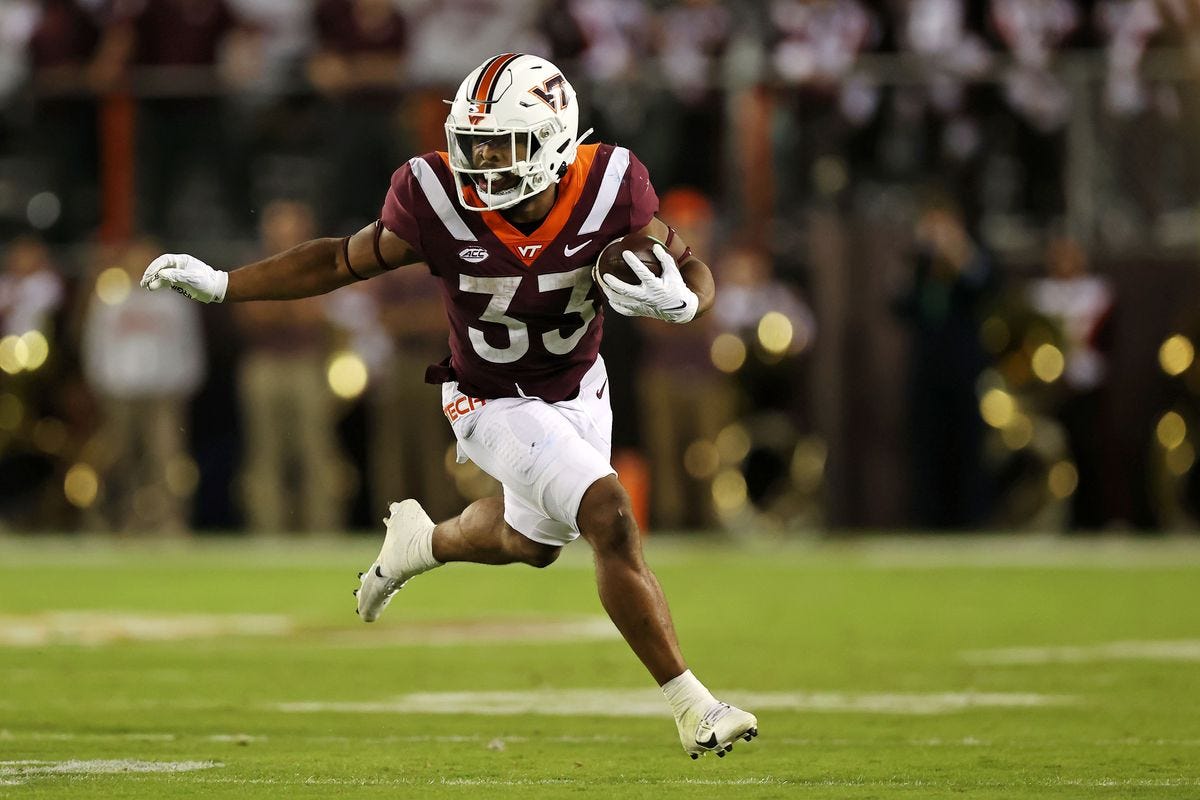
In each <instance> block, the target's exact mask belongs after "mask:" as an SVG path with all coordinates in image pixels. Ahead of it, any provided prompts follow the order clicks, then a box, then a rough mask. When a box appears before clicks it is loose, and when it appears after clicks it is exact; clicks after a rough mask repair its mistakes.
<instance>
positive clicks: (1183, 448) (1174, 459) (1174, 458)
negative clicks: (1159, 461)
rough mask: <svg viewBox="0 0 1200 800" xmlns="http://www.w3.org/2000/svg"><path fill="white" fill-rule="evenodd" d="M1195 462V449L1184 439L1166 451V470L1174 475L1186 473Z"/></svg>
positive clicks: (1178, 475)
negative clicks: (1177, 445)
mask: <svg viewBox="0 0 1200 800" xmlns="http://www.w3.org/2000/svg"><path fill="white" fill-rule="evenodd" d="M1195 463H1196V451H1195V449H1194V448H1193V447H1192V445H1191V442H1187V441H1185V442H1183V443H1182V444H1180V445H1179V447H1174V448H1172V449H1170V450H1168V451H1167V471H1168V472H1170V473H1171V474H1172V475H1174V476H1176V477H1180V476H1182V475H1186V474H1187V472H1188V470H1190V469H1191V468H1192V466H1193V465H1194V464H1195Z"/></svg>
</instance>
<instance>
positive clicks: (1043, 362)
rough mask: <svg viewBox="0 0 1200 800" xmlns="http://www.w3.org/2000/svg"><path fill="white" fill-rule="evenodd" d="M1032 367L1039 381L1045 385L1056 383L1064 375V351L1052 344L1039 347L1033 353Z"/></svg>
mask: <svg viewBox="0 0 1200 800" xmlns="http://www.w3.org/2000/svg"><path fill="white" fill-rule="evenodd" d="M1030 366H1031V367H1032V368H1033V374H1034V375H1036V376H1037V377H1038V380H1040V381H1042V382H1043V383H1054V382H1055V381H1056V380H1058V379H1059V378H1061V377H1062V374H1063V367H1064V366H1065V362H1064V360H1063V354H1062V351H1061V350H1059V349H1058V348H1057V347H1055V346H1054V345H1052V344H1042V345H1038V348H1037V349H1036V350H1034V351H1033V357H1032V358H1031V359H1030Z"/></svg>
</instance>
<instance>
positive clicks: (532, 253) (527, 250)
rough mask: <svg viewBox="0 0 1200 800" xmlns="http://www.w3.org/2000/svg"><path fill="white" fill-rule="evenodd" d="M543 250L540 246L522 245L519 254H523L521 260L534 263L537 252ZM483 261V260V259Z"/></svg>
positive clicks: (518, 247) (518, 250) (519, 247)
mask: <svg viewBox="0 0 1200 800" xmlns="http://www.w3.org/2000/svg"><path fill="white" fill-rule="evenodd" d="M541 249H542V245H540V244H522V245H518V246H517V252H519V253H520V254H521V258H523V259H525V260H526V261H532V260H533V259H534V258H535V257H536V256H537V251H538V250H541ZM481 260H482V259H481Z"/></svg>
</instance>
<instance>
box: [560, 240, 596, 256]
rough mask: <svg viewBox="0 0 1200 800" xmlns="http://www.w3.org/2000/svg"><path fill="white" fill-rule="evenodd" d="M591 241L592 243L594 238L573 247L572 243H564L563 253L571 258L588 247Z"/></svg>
mask: <svg viewBox="0 0 1200 800" xmlns="http://www.w3.org/2000/svg"><path fill="white" fill-rule="evenodd" d="M591 243H592V240H591V239H588V240H587V241H586V242H584V243H583V244H581V245H579V246H578V247H571V245H569V244H568V245H564V246H563V255H564V256H566V257H567V258H570V257H571V256H573V255H575V254H576V253H578V252H579V251H580V250H582V249H583V248H585V247H587V246H588V245H589V244H591Z"/></svg>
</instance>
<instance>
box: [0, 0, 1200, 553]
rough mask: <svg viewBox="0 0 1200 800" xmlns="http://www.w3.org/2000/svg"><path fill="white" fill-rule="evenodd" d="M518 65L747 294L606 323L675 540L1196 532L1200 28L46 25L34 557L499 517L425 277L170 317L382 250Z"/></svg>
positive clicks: (24, 210)
mask: <svg viewBox="0 0 1200 800" xmlns="http://www.w3.org/2000/svg"><path fill="white" fill-rule="evenodd" d="M508 50H519V51H528V52H534V53H538V54H542V55H545V56H547V57H549V58H551V59H552V60H554V61H556V62H557V63H559V65H560V66H562V67H563V69H564V70H565V71H566V74H567V75H568V77H569V78H570V79H571V80H572V81H573V83H574V84H575V86H576V87H577V89H578V90H579V92H580V96H581V101H582V103H583V113H584V117H583V123H584V127H587V126H588V125H594V126H595V127H596V129H597V134H596V136H597V138H598V139H601V140H604V141H612V142H617V143H620V144H623V145H627V146H629V147H630V148H632V149H633V150H634V151H635V152H637V153H638V154H639V156H640V157H641V159H642V160H643V161H644V162H645V163H646V164H647V165H648V167H649V168H650V173H651V176H652V178H653V179H654V181H655V183H656V185H657V187H658V189H659V193H660V195H661V197H662V201H663V215H664V216H665V217H666V218H667V219H669V220H671V221H673V222H674V223H675V224H676V225H677V226H678V227H680V228H681V229H683V231H684V232H685V233H686V236H687V237H688V239H689V240H690V241H694V242H695V243H696V250H697V251H699V252H700V253H702V254H706V255H708V256H709V262H710V263H711V264H712V265H713V268H714V271H715V273H716V276H717V280H718V283H719V285H720V286H721V292H720V300H719V304H718V307H717V309H716V311H715V313H713V314H711V315H709V317H707V318H706V319H705V321H704V323H703V324H700V325H695V326H689V327H688V328H686V329H683V330H680V331H676V330H667V329H666V327H665V326H661V325H645V326H642V325H636V324H630V323H628V322H627V321H626V320H624V319H611V318H610V319H609V320H608V322H607V325H606V327H607V328H608V330H607V332H606V358H607V359H608V361H609V364H610V371H611V372H612V374H613V375H614V381H613V395H612V397H613V402H614V406H615V411H616V419H617V429H616V431H615V438H616V444H617V456H616V460H617V463H618V466H619V468H620V471H621V475H622V477H623V478H624V480H625V481H626V483H627V484H628V485H629V486H630V488H631V490H632V491H633V492H634V494H635V497H636V500H637V507H638V513H639V516H640V517H641V518H642V520H643V522H644V523H645V524H646V525H647V526H648V528H649V529H650V530H654V531H658V530H710V529H724V530H728V531H730V532H733V533H737V534H747V533H750V532H754V533H760V532H761V533H762V534H764V535H786V534H788V533H789V532H793V531H800V532H812V531H817V532H820V531H831V530H833V531H836V530H847V529H869V530H882V529H892V528H902V529H916V530H930V529H951V530H973V529H1003V530H1015V529H1036V530H1060V529H1069V530H1077V531H1095V530H1105V529H1113V528H1116V529H1136V530H1145V531H1161V530H1192V529H1194V528H1195V527H1196V519H1197V515H1198V514H1200V480H1197V477H1198V476H1200V471H1198V470H1197V469H1195V467H1194V464H1195V460H1196V453H1195V447H1196V444H1195V434H1194V433H1193V430H1194V428H1195V426H1196V425H1197V424H1200V418H1198V416H1197V413H1198V411H1200V407H1198V402H1197V400H1198V397H1200V366H1197V365H1196V364H1195V360H1194V337H1195V336H1196V335H1197V333H1198V332H1200V331H1198V329H1200V312H1198V311H1197V303H1196V300H1197V295H1198V293H1200V287H1198V286H1197V259H1198V257H1200V195H1198V193H1197V187H1198V186H1200V144H1198V141H1200V138H1198V134H1200V92H1198V91H1197V89H1198V86H1200V84H1198V83H1197V78H1198V77H1200V7H1197V6H1196V4H1195V3H1193V2H1190V0H1158V1H1157V2H1156V0H1097V1H1095V2H1084V1H1083V0H986V1H985V0H981V1H980V2H966V0H873V1H872V2H867V0H763V1H762V2H733V0H730V1H729V2H720V0H687V1H681V2H667V1H666V0H658V1H654V0H563V1H562V2H545V1H544V0H506V2H500V0H437V2H432V1H429V2H427V1H426V0H395V2H392V0H40V1H39V0H8V1H7V2H5V3H3V4H0V108H2V109H3V116H2V117H0V231H2V235H3V274H2V275H0V323H2V326H3V330H2V331H0V370H2V371H0V487H2V489H0V524H2V525H3V527H4V528H5V529H7V530H12V531H30V530H46V531H74V530H89V531H120V532H141V533H146V534H164V533H171V532H175V533H178V532H184V531H189V530H197V531H232V530H248V531H255V532H260V531H263V532H284V531H312V532H320V531H342V530H347V529H351V530H355V529H362V530H366V529H371V528H374V527H375V526H376V525H377V522H376V521H377V519H378V518H379V517H380V516H381V513H382V509H384V508H385V507H386V502H387V501H388V500H390V499H395V498H399V497H403V496H409V495H412V496H416V497H419V498H421V499H422V500H423V501H424V502H425V503H426V506H427V507H428V508H429V509H430V511H431V513H433V515H434V516H435V517H439V516H448V515H450V514H453V513H455V511H456V510H457V509H458V508H459V507H461V505H462V504H463V503H464V501H466V500H469V499H472V498H474V497H477V496H481V495H485V494H488V493H490V492H492V491H493V488H494V487H493V486H492V485H491V484H490V481H489V480H488V479H487V478H486V476H483V475H481V474H479V473H478V472H477V471H472V469H471V468H470V466H469V465H468V466H467V467H466V468H463V467H460V466H457V465H455V464H454V463H453V459H452V458H450V457H447V454H448V448H449V446H450V432H449V429H448V426H446V425H445V424H444V421H443V420H441V419H440V414H439V411H438V399H437V395H436V393H435V392H434V391H433V390H432V389H431V388H430V387H427V386H424V385H422V384H421V383H420V380H421V374H422V369H423V367H424V365H425V364H427V363H430V362H431V361H434V360H437V359H438V358H440V357H441V356H442V354H443V353H442V351H443V348H444V346H445V345H444V323H443V322H442V315H441V311H440V308H439V307H438V300H437V297H436V293H434V292H433V290H432V287H431V285H430V283H431V282H429V281H425V280H422V275H421V274H420V271H419V270H413V271H411V274H407V275H406V274H396V275H392V276H388V277H386V278H381V279H378V280H373V281H370V282H367V283H364V284H362V285H359V286H355V287H352V288H347V289H345V290H343V291H340V292H337V293H335V294H333V295H330V296H328V297H327V298H323V299H319V300H314V301H312V302H308V303H291V304H251V305H247V306H244V307H237V308H232V307H224V306H216V307H206V308H201V307H198V306H195V305H189V304H187V303H185V302H183V301H181V300H180V299H179V298H175V297H173V296H172V297H159V296H151V295H149V294H147V293H144V292H140V291H138V290H137V289H136V282H137V278H138V277H139V276H140V274H141V271H142V269H143V268H144V266H145V265H146V264H147V263H148V262H149V261H150V260H151V258H152V257H153V256H154V255H156V254H157V253H159V252H191V253H194V254H196V255H197V256H199V257H201V258H203V259H205V260H207V261H209V262H210V263H213V264H215V265H221V266H225V267H233V266H236V265H238V264H241V263H245V262H247V261H249V260H252V259H254V258H256V257H258V256H260V255H262V254H265V253H268V252H274V251H277V250H279V249H282V248H285V247H288V246H290V245H291V244H294V243H296V242H298V241H301V240H304V239H306V238H311V237H313V236H316V235H331V236H342V235H345V234H347V233H349V232H352V231H354V230H356V229H358V227H360V226H361V225H363V224H365V223H366V222H369V221H370V220H373V219H374V218H375V217H376V216H377V212H378V208H379V206H380V204H381V200H382V197H383V194H384V191H385V188H386V186H387V181H388V177H389V175H390V173H391V171H392V170H393V169H394V168H395V167H397V166H398V165H399V164H400V163H402V161H403V160H405V159H407V158H408V157H409V156H410V155H413V154H416V153H419V152H423V151H426V150H428V149H432V148H440V147H441V146H442V142H443V139H442V131H441V123H442V121H443V119H444V114H445V111H444V106H443V104H442V98H445V97H448V96H449V95H450V94H451V92H452V89H453V87H454V86H455V85H456V84H457V83H458V81H459V80H460V79H461V77H462V76H463V75H464V74H465V73H466V72H467V71H469V70H470V69H471V68H472V67H473V66H475V65H476V64H477V63H478V62H479V61H480V60H481V59H482V58H484V57H485V56H486V55H488V54H491V53H494V52H502V51H508ZM198 340H202V341H203V342H204V344H205V346H204V349H203V352H202V358H197V357H195V356H196V350H195V347H194V343H195V342H196V341H198Z"/></svg>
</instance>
